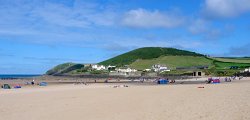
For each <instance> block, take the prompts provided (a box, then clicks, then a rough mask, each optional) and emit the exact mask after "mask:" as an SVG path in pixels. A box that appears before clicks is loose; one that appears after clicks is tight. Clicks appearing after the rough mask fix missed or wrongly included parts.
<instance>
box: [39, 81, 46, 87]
mask: <svg viewBox="0 0 250 120" xmlns="http://www.w3.org/2000/svg"><path fill="white" fill-rule="evenodd" d="M39 86H48V83H47V82H40V83H39Z"/></svg>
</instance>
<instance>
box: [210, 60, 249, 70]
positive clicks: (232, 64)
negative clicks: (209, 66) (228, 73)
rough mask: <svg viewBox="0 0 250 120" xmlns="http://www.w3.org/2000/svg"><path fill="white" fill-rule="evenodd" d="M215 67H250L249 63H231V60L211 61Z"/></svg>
mask: <svg viewBox="0 0 250 120" xmlns="http://www.w3.org/2000/svg"><path fill="white" fill-rule="evenodd" d="M213 64H214V65H215V67H216V69H229V68H230V67H231V66H238V67H239V68H242V69H243V68H246V67H250V63H232V62H221V61H215V62H214V63H213Z"/></svg>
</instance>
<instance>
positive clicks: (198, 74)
mask: <svg viewBox="0 0 250 120" xmlns="http://www.w3.org/2000/svg"><path fill="white" fill-rule="evenodd" d="M193 76H205V73H204V72H202V71H194V72H193Z"/></svg>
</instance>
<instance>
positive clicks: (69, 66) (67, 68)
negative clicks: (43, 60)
mask: <svg viewBox="0 0 250 120" xmlns="http://www.w3.org/2000/svg"><path fill="white" fill-rule="evenodd" d="M83 67H84V65H82V64H76V63H64V64H60V65H57V66H56V67H54V68H52V69H50V70H48V71H47V72H46V74H47V75H57V74H64V73H69V72H71V71H73V70H76V69H81V68H83Z"/></svg>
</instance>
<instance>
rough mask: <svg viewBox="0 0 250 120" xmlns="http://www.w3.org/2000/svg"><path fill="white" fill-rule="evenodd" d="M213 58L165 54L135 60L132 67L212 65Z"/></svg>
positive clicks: (173, 67) (141, 68)
mask: <svg viewBox="0 0 250 120" xmlns="http://www.w3.org/2000/svg"><path fill="white" fill-rule="evenodd" d="M212 62H213V61H212V60H210V59H207V58H205V57H195V56H164V57H160V58H156V59H150V60H137V61H135V62H133V63H132V64H131V65H130V67H132V68H136V69H138V70H144V69H147V68H151V66H152V65H154V64H165V65H167V66H168V67H170V68H172V69H175V68H176V67H189V66H199V65H208V66H211V65H212Z"/></svg>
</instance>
